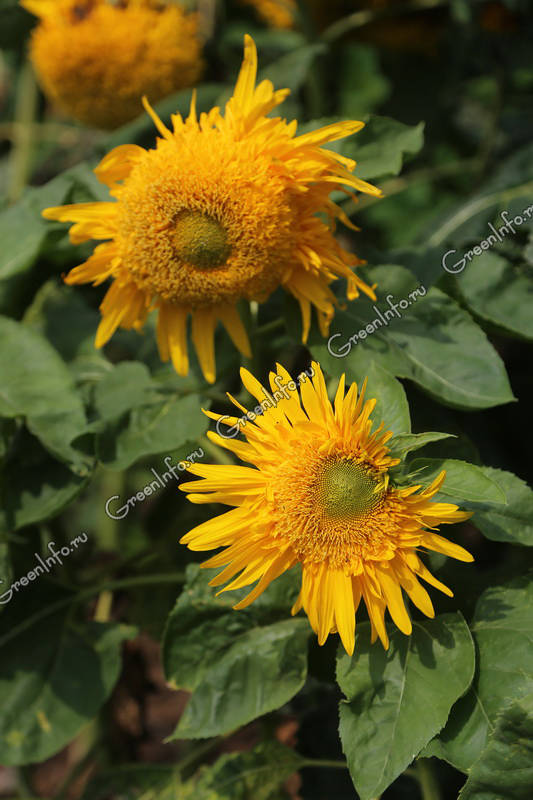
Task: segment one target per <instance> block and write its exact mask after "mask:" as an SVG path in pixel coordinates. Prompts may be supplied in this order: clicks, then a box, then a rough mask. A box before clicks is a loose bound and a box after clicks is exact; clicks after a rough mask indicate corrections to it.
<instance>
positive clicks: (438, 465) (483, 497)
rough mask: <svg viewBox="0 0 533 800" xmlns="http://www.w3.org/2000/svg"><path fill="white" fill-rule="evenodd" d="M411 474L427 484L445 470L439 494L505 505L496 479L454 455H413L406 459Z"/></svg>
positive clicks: (459, 500)
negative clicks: (442, 456) (429, 456)
mask: <svg viewBox="0 0 533 800" xmlns="http://www.w3.org/2000/svg"><path fill="white" fill-rule="evenodd" d="M409 470H410V477H409V478H408V479H407V480H408V481H411V482H412V481H413V480H416V481H417V482H418V481H420V482H422V483H424V484H429V483H431V482H432V481H434V480H435V478H437V477H438V476H439V475H440V473H441V472H442V471H443V470H444V471H445V472H446V478H445V480H444V483H443V485H442V486H441V488H440V489H439V494H441V495H446V497H447V498H448V497H449V498H453V499H454V500H456V501H457V502H458V503H462V502H464V501H469V502H470V503H483V502H487V503H492V504H494V505H505V504H506V503H507V497H506V495H505V492H504V490H503V489H502V488H501V486H500V485H499V484H498V482H497V480H496V479H493V478H492V477H489V475H487V473H486V470H485V469H484V468H483V467H478V466H476V465H475V464H468V463H467V462H466V461H459V460H458V459H456V458H415V459H413V461H411V462H410V463H409Z"/></svg>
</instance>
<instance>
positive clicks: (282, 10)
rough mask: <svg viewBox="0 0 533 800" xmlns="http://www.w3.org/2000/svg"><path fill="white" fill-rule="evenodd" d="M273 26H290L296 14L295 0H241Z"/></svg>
mask: <svg viewBox="0 0 533 800" xmlns="http://www.w3.org/2000/svg"><path fill="white" fill-rule="evenodd" d="M241 3H242V4H243V5H247V6H253V8H254V10H255V11H256V13H257V14H258V15H259V16H260V17H261V18H262V19H263V20H264V21H265V22H266V23H267V25H271V26H272V27H273V28H292V26H293V25H294V19H295V15H296V2H295V0H241Z"/></svg>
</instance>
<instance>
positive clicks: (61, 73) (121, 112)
mask: <svg viewBox="0 0 533 800" xmlns="http://www.w3.org/2000/svg"><path fill="white" fill-rule="evenodd" d="M21 4H22V5H23V6H24V7H25V8H26V9H27V10H28V11H31V12H32V13H33V14H35V15H37V16H38V17H40V22H39V24H38V25H37V27H36V28H35V30H34V31H33V35H32V38H31V45H30V55H31V59H32V62H33V64H34V66H35V69H36V72H37V74H38V77H39V80H40V83H41V85H42V87H43V90H44V92H45V93H46V95H47V96H48V97H50V99H51V100H52V101H54V102H55V103H56V104H57V106H58V107H59V108H61V110H62V111H64V112H65V113H66V114H68V115H69V116H72V117H74V118H75V119H78V120H80V121H81V122H83V123H85V124H87V125H92V126H96V127H100V128H116V127H118V126H119V125H122V124H123V123H125V122H128V121H129V120H131V119H133V118H134V117H136V116H138V114H139V111H140V98H141V97H142V95H143V94H147V95H149V96H150V98H151V99H152V100H153V101H157V100H160V99H161V98H162V97H165V96H166V95H168V94H170V93H171V92H175V91H178V90H179V89H183V88H185V87H188V86H192V85H193V84H194V83H195V82H196V80H197V79H198V78H199V77H200V74H201V72H202V68H203V64H202V58H201V50H202V43H201V41H200V38H199V36H198V22H197V16H196V15H195V14H186V13H185V12H184V11H183V9H182V8H180V6H179V5H177V4H175V3H172V4H168V5H165V4H164V3H160V2H157V1H156V0H121V1H120V2H111V1H110V0H21Z"/></svg>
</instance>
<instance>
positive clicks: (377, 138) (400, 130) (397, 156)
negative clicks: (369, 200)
mask: <svg viewBox="0 0 533 800" xmlns="http://www.w3.org/2000/svg"><path fill="white" fill-rule="evenodd" d="M345 121H346V119H345V117H324V118H322V119H315V120H312V121H311V122H306V123H304V124H303V125H300V126H299V128H298V134H299V135H300V134H303V133H308V132H309V131H314V130H316V129H317V128H320V127H322V126H323V125H331V124H333V123H335V122H345ZM423 143H424V123H423V122H419V123H418V125H413V126H411V125H404V123H403V122H397V121H396V120H394V119H389V118H388V117H378V116H371V117H369V118H368V119H367V121H366V122H365V127H364V128H363V129H362V130H361V131H359V132H358V133H356V134H355V136H350V137H349V138H347V139H339V140H338V141H335V142H329V143H328V144H327V145H324V146H325V147H326V148H327V149H328V150H333V151H335V152H336V153H342V155H343V156H346V157H347V158H353V159H354V160H355V161H356V162H357V166H356V168H355V175H356V176H357V177H358V178H362V179H363V180H366V181H368V180H376V179H377V178H384V177H386V176H389V175H398V174H399V172H400V170H401V168H402V165H403V162H404V158H405V156H406V155H408V154H414V153H417V152H418V151H419V150H420V149H421V147H422V145H423Z"/></svg>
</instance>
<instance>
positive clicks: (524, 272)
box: [457, 252, 533, 339]
mask: <svg viewBox="0 0 533 800" xmlns="http://www.w3.org/2000/svg"><path fill="white" fill-rule="evenodd" d="M532 278H533V270H532V268H531V267H530V266H527V265H526V264H522V265H516V264H511V263H510V262H509V261H507V259H505V258H503V257H502V256H500V255H498V254H497V253H491V252H483V254H482V255H480V256H475V257H474V258H472V260H471V261H470V262H468V263H467V265H466V268H465V269H464V271H463V272H462V273H461V275H460V276H458V278H457V281H458V285H459V291H460V292H461V295H462V296H463V298H464V300H465V302H466V303H467V305H468V307H469V308H470V309H471V310H472V311H473V312H474V314H477V316H478V317H481V319H484V320H487V322H491V323H492V324H493V325H497V326H498V328H500V329H501V330H502V331H508V332H509V333H510V334H512V335H515V336H521V337H524V338H525V339H533V315H532V314H531V304H532V302H533V281H532V280H531V279H532Z"/></svg>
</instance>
